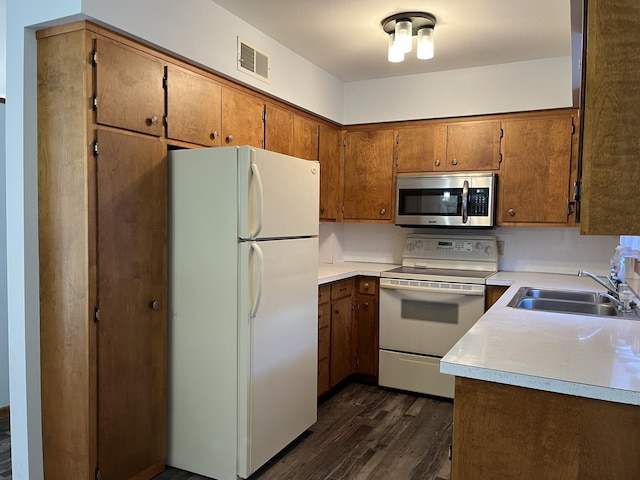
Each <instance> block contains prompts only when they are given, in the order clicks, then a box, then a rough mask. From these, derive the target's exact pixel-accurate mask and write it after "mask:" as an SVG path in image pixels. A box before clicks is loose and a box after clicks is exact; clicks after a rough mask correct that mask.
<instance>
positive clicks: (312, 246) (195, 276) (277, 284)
mask: <svg viewBox="0 0 640 480" xmlns="http://www.w3.org/2000/svg"><path fill="white" fill-rule="evenodd" d="M319 170H320V167H319V163H318V162H314V161H307V160H301V159H298V158H294V157H290V156H287V155H281V154H277V153H273V152H268V151H265V150H260V149H256V148H251V147H222V148H203V149H194V150H179V151H172V152H170V153H169V172H170V190H169V191H170V208H169V212H170V236H169V282H170V283H169V300H170V305H169V311H170V318H169V336H168V342H169V343H168V359H169V365H168V367H169V368H168V371H169V377H168V393H169V395H168V398H169V404H168V444H167V464H168V465H171V466H175V467H177V468H181V469H184V470H188V471H190V472H195V473H198V474H201V475H205V476H208V477H213V478H216V479H218V480H235V479H236V478H237V477H241V478H247V477H248V476H249V475H251V474H252V473H253V472H254V471H255V470H257V469H258V468H259V467H260V466H262V465H263V464H264V463H266V462H267V461H268V460H269V459H271V458H272V457H273V456H274V455H275V454H277V453H278V452H279V451H280V450H282V448H284V447H285V446H286V445H288V444H289V443H290V442H291V441H292V440H294V439H295V438H296V437H298V436H299V435H300V434H301V433H303V432H304V431H305V430H306V429H307V428H308V427H310V426H311V425H312V424H313V423H315V421H316V418H317V412H316V406H317V399H316V389H317V358H318V357H317V348H318V334H317V331H318V330H317V318H318V312H317V298H318V294H317V285H318V277H317V275H318V274H317V272H318V237H317V235H318V203H319V177H320V171H319Z"/></svg>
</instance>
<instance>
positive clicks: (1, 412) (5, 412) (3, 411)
mask: <svg viewBox="0 0 640 480" xmlns="http://www.w3.org/2000/svg"><path fill="white" fill-rule="evenodd" d="M8 416H9V405H7V406H6V407H0V418H4V417H8Z"/></svg>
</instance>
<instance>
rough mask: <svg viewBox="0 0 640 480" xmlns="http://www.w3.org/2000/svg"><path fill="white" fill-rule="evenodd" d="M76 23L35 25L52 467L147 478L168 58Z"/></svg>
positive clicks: (160, 300) (160, 441)
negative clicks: (40, 28) (37, 28)
mask: <svg viewBox="0 0 640 480" xmlns="http://www.w3.org/2000/svg"><path fill="white" fill-rule="evenodd" d="M75 25H76V26H74V24H71V25H70V26H64V27H58V28H54V29H50V30H46V31H43V32H39V33H38V209H39V223H38V228H39V257H40V258H39V260H40V342H41V372H42V373H41V376H42V378H41V385H42V430H43V455H44V458H43V460H44V469H45V477H46V478H47V479H65V480H68V479H71V478H73V479H93V478H100V479H101V480H111V479H114V480H122V479H129V478H134V479H143V478H151V477H153V476H154V475H155V474H157V473H159V472H160V471H162V470H163V469H164V461H165V438H166V324H167V318H166V317H167V313H166V299H167V292H166V284H167V282H166V276H167V271H166V269H167V261H166V255H167V239H166V231H167V225H166V222H167V205H166V197H167V191H166V189H167V165H166V147H165V145H164V143H163V140H161V136H162V135H164V127H163V124H162V116H163V115H164V88H163V73H164V67H165V65H164V62H163V61H161V60H159V59H158V58H155V57H153V56H151V55H148V54H147V53H146V52H144V51H141V50H138V49H136V48H134V46H133V44H131V45H127V44H124V43H120V42H117V41H114V40H112V39H109V38H107V37H104V36H102V35H100V34H99V33H97V32H94V31H92V30H89V29H84V28H81V27H78V26H77V25H78V24H75ZM82 25H84V24H82Z"/></svg>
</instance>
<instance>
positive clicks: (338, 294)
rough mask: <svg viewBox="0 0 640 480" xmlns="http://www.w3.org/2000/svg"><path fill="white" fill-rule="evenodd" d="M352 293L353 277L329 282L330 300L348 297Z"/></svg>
mask: <svg viewBox="0 0 640 480" xmlns="http://www.w3.org/2000/svg"><path fill="white" fill-rule="evenodd" d="M352 294H353V279H352V278H349V279H348V280H340V281H339V282H334V283H332V284H331V300H336V299H338V298H342V297H348V296H350V295H352Z"/></svg>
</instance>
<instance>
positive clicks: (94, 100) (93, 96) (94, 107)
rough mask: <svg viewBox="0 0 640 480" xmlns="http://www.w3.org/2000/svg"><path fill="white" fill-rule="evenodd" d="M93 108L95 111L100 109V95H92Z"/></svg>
mask: <svg viewBox="0 0 640 480" xmlns="http://www.w3.org/2000/svg"><path fill="white" fill-rule="evenodd" d="M91 108H92V109H94V110H97V109H98V95H96V94H95V93H94V94H93V95H91Z"/></svg>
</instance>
